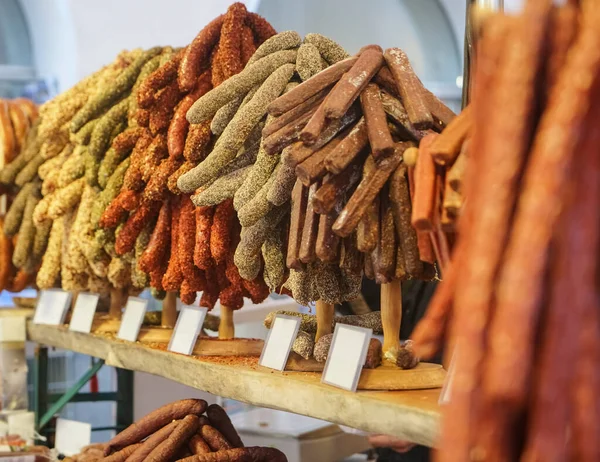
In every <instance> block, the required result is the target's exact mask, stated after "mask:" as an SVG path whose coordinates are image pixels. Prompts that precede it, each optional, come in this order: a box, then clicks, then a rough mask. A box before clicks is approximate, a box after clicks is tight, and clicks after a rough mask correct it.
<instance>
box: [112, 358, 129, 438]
mask: <svg viewBox="0 0 600 462" xmlns="http://www.w3.org/2000/svg"><path fill="white" fill-rule="evenodd" d="M115 370H116V371H117V396H118V398H117V422H116V424H117V432H120V431H121V430H124V429H125V428H127V427H128V426H129V425H131V424H132V423H133V371H129V370H127V369H115Z"/></svg>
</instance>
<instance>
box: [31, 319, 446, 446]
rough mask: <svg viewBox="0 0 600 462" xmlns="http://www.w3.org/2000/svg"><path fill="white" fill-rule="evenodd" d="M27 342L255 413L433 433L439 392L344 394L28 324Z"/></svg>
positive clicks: (209, 360)
mask: <svg viewBox="0 0 600 462" xmlns="http://www.w3.org/2000/svg"><path fill="white" fill-rule="evenodd" d="M27 329H28V336H29V340H31V341H33V342H37V343H41V344H44V345H48V346H53V347H56V348H62V349H66V350H72V351H75V352H78V353H83V354H86V355H90V356H94V357H97V358H102V359H104V360H105V361H106V364H107V365H109V366H115V367H120V368H124V369H130V370H134V371H140V372H147V373H150V374H155V375H158V376H161V377H165V378H167V379H170V380H174V381H176V382H179V383H182V384H184V385H188V386H191V387H193V388H196V389H199V390H204V391H207V392H209V393H212V394H214V395H217V396H223V397H226V398H231V399H235V400H238V401H243V402H246V403H250V404H253V405H256V406H262V407H268V408H273V409H280V410H283V411H289V412H294V413H296V414H302V415H306V416H310V417H315V418H318V419H323V420H327V421H330V422H334V423H338V424H342V425H347V426H349V427H353V428H358V429H361V430H365V431H368V432H373V433H384V434H388V435H394V436H397V437H399V438H404V439H407V440H409V441H414V442H416V443H419V444H423V445H426V446H432V445H433V444H434V441H435V440H436V435H437V433H438V430H439V417H440V412H439V406H438V398H439V393H440V389H439V388H438V389H430V390H409V391H396V392H380V391H363V392H361V391H359V392H357V393H351V392H347V391H344V390H340V389H338V388H334V387H330V386H328V385H323V384H321V383H320V375H319V374H317V373H311V372H277V371H272V370H270V369H264V368H261V367H260V366H258V364H257V363H258V358H256V357H208V356H202V357H198V356H195V357H190V356H184V355H179V354H175V353H170V352H167V351H165V348H166V345H165V344H154V345H152V344H142V343H139V342H137V343H130V342H123V341H120V340H117V339H115V338H114V337H113V336H112V335H110V334H109V335H106V334H99V335H94V334H79V333H75V332H70V331H68V330H67V328H66V327H55V326H44V325H34V324H32V323H31V322H29V323H28V327H27Z"/></svg>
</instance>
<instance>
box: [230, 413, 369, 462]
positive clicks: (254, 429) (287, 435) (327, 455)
mask: <svg viewBox="0 0 600 462" xmlns="http://www.w3.org/2000/svg"><path fill="white" fill-rule="evenodd" d="M231 421H232V423H233V425H234V427H235V428H236V429H237V431H238V433H239V434H240V437H241V438H242V441H243V442H244V445H245V446H266V447H274V448H277V449H279V450H280V451H282V452H283V453H284V454H285V455H286V456H287V459H288V461H289V462H306V461H310V462H332V461H337V460H341V459H344V458H346V457H349V456H352V455H353V454H356V453H358V452H362V451H365V450H367V449H368V448H369V443H368V441H367V438H366V437H364V436H357V435H351V434H348V433H344V432H343V431H342V430H341V429H340V427H338V426H337V425H334V424H332V423H329V422H324V421H322V420H318V419H313V418H311V417H305V416H301V415H297V414H291V413H289V412H283V411H276V410H273V409H252V410H249V411H243V412H239V413H236V414H233V415H232V416H231Z"/></svg>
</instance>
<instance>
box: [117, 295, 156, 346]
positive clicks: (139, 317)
mask: <svg viewBox="0 0 600 462" xmlns="http://www.w3.org/2000/svg"><path fill="white" fill-rule="evenodd" d="M147 306H148V300H144V299H143V298H138V297H129V298H128V299H127V305H126V306H125V313H123V318H122V319H121V326H120V327H119V333H118V334H117V338H120V339H121V340H129V341H130V342H135V341H136V340H137V338H138V335H139V333H140V328H141V327H142V323H143V322H144V315H145V314H146V308H147Z"/></svg>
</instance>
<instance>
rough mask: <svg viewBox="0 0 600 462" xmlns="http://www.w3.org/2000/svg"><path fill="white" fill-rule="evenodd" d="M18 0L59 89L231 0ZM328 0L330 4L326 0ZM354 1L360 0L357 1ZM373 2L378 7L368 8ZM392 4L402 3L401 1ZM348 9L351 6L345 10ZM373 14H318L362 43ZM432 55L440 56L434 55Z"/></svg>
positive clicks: (182, 32) (447, 2)
mask: <svg viewBox="0 0 600 462" xmlns="http://www.w3.org/2000/svg"><path fill="white" fill-rule="evenodd" d="M265 1H266V0H265ZM277 1H278V2H279V3H280V4H282V5H287V6H289V9H290V11H291V10H294V11H296V10H298V9H299V8H302V5H303V4H306V3H307V2H305V1H302V2H298V1H297V0H277ZM407 1H408V2H417V1H419V0H407ZM512 1H516V0H512ZM20 2H21V4H22V5H23V8H24V11H25V14H26V16H27V19H28V21H29V23H30V25H31V28H30V33H31V35H32V39H33V45H34V56H35V62H36V66H37V69H38V71H39V73H40V75H41V76H42V77H47V76H52V77H56V78H57V80H58V82H59V89H60V90H65V89H66V88H68V87H70V86H71V85H73V84H74V83H75V82H76V81H78V80H79V79H81V78H82V77H83V76H85V75H87V74H89V73H91V72H93V71H95V70H96V69H98V68H99V67H101V66H102V65H104V64H106V63H108V62H110V61H111V60H112V59H113V58H114V56H115V55H116V54H117V53H118V52H119V51H121V50H122V49H131V48H136V47H144V48H148V47H151V46H155V45H161V44H162V45H167V44H168V45H173V46H182V45H185V44H187V43H189V42H190V41H191V40H192V38H193V37H194V36H195V35H196V34H197V33H198V31H199V30H200V29H202V27H204V25H205V24H207V23H208V22H209V21H210V20H211V19H213V18H214V17H215V16H217V15H218V14H220V13H223V12H224V11H225V10H226V8H227V6H228V5H229V4H230V3H232V0H170V1H168V2H166V1H164V0H125V1H124V0H103V1H97V0H52V1H48V0H20ZM244 3H246V5H247V7H248V9H250V10H256V9H257V8H258V5H259V3H260V0H244ZM308 3H311V2H310V1H308ZM327 3H328V4H329V3H330V1H328V2H327ZM336 3H337V2H336ZM384 3H389V4H393V0H376V1H375V2H367V0H364V4H365V5H369V8H370V9H372V10H375V11H378V8H379V7H381V6H382V5H384ZM398 3H402V2H400V1H399V2H398ZM441 3H442V4H443V6H444V8H445V10H446V13H447V15H448V17H449V19H450V20H451V23H452V28H453V30H454V33H455V35H456V38H457V40H458V43H460V45H461V46H460V47H459V48H460V51H461V53H462V36H463V30H464V8H465V0H442V2H441ZM356 4H357V5H361V4H362V3H361V1H357V2H356ZM375 5H376V6H377V8H372V6H375ZM397 8H400V9H401V10H402V9H405V8H404V7H401V6H398V7H397ZM382 11H383V10H382ZM390 11H395V10H390ZM348 14H350V12H347V13H346V15H345V16H347V15H348ZM376 16H377V15H375V16H373V17H372V18H371V21H370V22H369V23H368V24H367V25H366V27H365V28H364V29H363V30H362V31H361V33H357V31H354V30H352V31H344V30H343V25H344V20H345V19H346V18H345V17H340V16H339V15H327V16H326V15H323V18H322V20H321V22H322V23H323V25H328V28H329V29H330V30H331V31H333V33H331V35H332V36H334V38H335V35H336V34H337V33H338V31H339V32H340V33H345V34H346V35H350V34H354V35H355V36H356V39H355V41H356V40H358V41H357V42H356V43H357V44H358V43H359V42H360V41H361V38H360V37H361V35H362V34H366V37H368V38H366V39H364V41H365V43H366V42H371V43H373V42H377V41H378V39H380V37H381V36H382V34H381V32H382V31H381V30H378V28H379V29H382V28H381V27H378V25H377V24H376V23H375V21H374V20H376V19H377V18H376ZM381 16H383V14H382V15H381ZM396 17H397V16H396ZM271 19H275V18H271ZM365 19H369V18H365ZM385 19H386V21H387V22H386V28H387V29H390V28H392V29H395V30H394V32H397V33H398V34H403V33H404V34H405V35H406V36H409V35H410V37H413V39H411V40H412V41H413V43H412V46H413V48H414V49H415V50H418V48H419V46H420V45H419V44H418V43H417V42H418V40H415V39H414V38H415V37H416V35H415V33H414V27H413V26H412V25H410V24H409V22H408V23H407V22H406V21H404V23H405V26H404V28H405V29H406V30H405V31H403V30H402V29H401V24H402V22H403V20H404V19H403V20H398V21H397V23H396V22H395V21H394V17H388V18H385ZM409 29H410V30H409ZM388 36H389V33H388ZM383 45H384V46H385V45H387V44H383ZM389 45H391V44H389ZM414 54H416V51H415V53H414ZM419 54H422V50H419ZM435 61H436V62H438V61H440V60H439V59H438V58H436V59H435ZM430 67H431V66H430Z"/></svg>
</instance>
